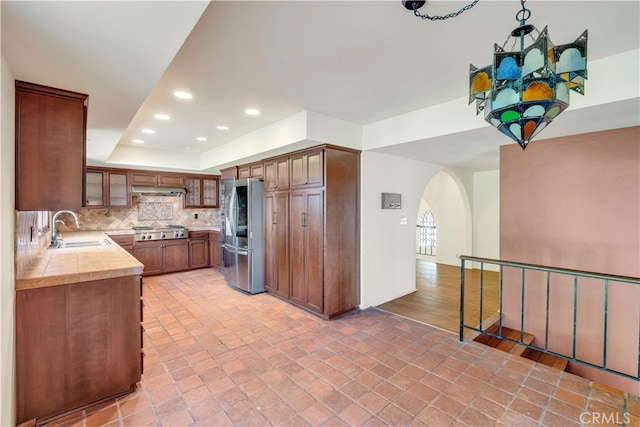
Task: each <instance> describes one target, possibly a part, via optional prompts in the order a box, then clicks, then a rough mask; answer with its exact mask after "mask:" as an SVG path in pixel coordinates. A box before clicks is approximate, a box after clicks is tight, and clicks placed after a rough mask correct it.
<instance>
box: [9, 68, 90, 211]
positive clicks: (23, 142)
mask: <svg viewBox="0 0 640 427" xmlns="http://www.w3.org/2000/svg"><path fill="white" fill-rule="evenodd" d="M15 89H16V92H15V102H16V109H15V117H16V126H15V137H16V171H15V176H16V180H15V181H16V182H15V184H16V195H15V208H16V209H17V210H19V211H40V210H48V211H56V210H61V209H70V210H77V209H79V208H81V207H82V206H83V205H84V203H83V202H84V200H85V197H84V188H85V157H86V124H87V103H88V98H89V96H88V95H86V94H81V93H77V92H70V91H66V90H62V89H55V88H51V87H47V86H41V85H37V84H33V83H27V82H22V81H17V80H16V82H15Z"/></svg>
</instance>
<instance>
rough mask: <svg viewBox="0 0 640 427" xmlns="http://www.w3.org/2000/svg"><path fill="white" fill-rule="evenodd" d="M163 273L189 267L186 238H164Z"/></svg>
mask: <svg viewBox="0 0 640 427" xmlns="http://www.w3.org/2000/svg"><path fill="white" fill-rule="evenodd" d="M162 243H163V245H162V246H163V270H162V272H163V273H170V272H172V271H184V270H188V269H189V245H188V243H189V242H188V241H187V239H174V240H164V241H163V242H162Z"/></svg>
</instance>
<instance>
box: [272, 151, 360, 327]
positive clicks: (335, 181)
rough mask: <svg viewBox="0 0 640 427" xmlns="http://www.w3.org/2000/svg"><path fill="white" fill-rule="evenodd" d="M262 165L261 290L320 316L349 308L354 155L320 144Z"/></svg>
mask: <svg viewBox="0 0 640 427" xmlns="http://www.w3.org/2000/svg"><path fill="white" fill-rule="evenodd" d="M264 165H265V169H264V170H265V235H266V246H265V252H266V260H265V261H266V265H265V288H266V289H267V291H268V292H271V293H274V294H275V295H277V296H279V297H281V298H284V299H287V300H289V301H290V302H292V303H294V304H296V305H299V306H301V307H304V308H305V309H308V310H311V311H313V312H316V313H318V314H319V315H321V316H322V317H325V318H331V317H334V316H337V315H339V314H342V313H345V312H347V311H349V310H352V309H354V308H356V307H357V306H358V304H359V302H360V301H359V300H360V296H359V286H360V282H359V268H360V267H359V227H358V217H359V175H360V152H359V151H356V150H350V149H345V148H340V147H334V146H330V145H322V146H318V147H314V148H312V149H308V150H303V151H299V152H295V153H290V154H289V155H287V156H280V157H278V158H276V159H269V160H265V162H264ZM270 170H274V171H277V173H276V174H274V175H271V174H270ZM283 176H286V177H287V180H286V181H285V180H284V179H283ZM272 177H273V178H272ZM271 179H277V180H278V182H277V183H275V182H271V181H270V180H271Z"/></svg>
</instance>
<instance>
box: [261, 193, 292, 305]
mask: <svg viewBox="0 0 640 427" xmlns="http://www.w3.org/2000/svg"><path fill="white" fill-rule="evenodd" d="M264 212H265V221H264V240H265V251H264V252H265V263H264V270H265V277H264V287H265V289H266V290H267V292H273V293H275V294H276V295H278V296H280V297H282V298H286V299H289V296H290V289H289V193H288V192H276V193H265V196H264Z"/></svg>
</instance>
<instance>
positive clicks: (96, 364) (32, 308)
mask: <svg viewBox="0 0 640 427" xmlns="http://www.w3.org/2000/svg"><path fill="white" fill-rule="evenodd" d="M140 322H141V315H140V277H139V276H127V277H118V278H112V279H103V280H95V281H89V282H82V283H74V284H68V285H59V286H50V287H43V288H36V289H27V290H20V291H17V292H16V411H17V414H16V415H17V424H20V423H23V422H26V421H30V420H34V419H37V420H45V419H48V418H51V417H54V416H56V415H59V414H63V413H65V412H68V411H72V410H75V409H78V408H82V407H83V406H86V405H90V404H92V403H94V402H97V401H100V400H103V399H105V398H108V397H112V396H117V395H120V394H124V393H127V392H128V391H130V390H132V387H135V384H136V383H137V382H139V381H140V379H141V373H142V367H141V363H140V358H141V342H142V338H141V329H140Z"/></svg>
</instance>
